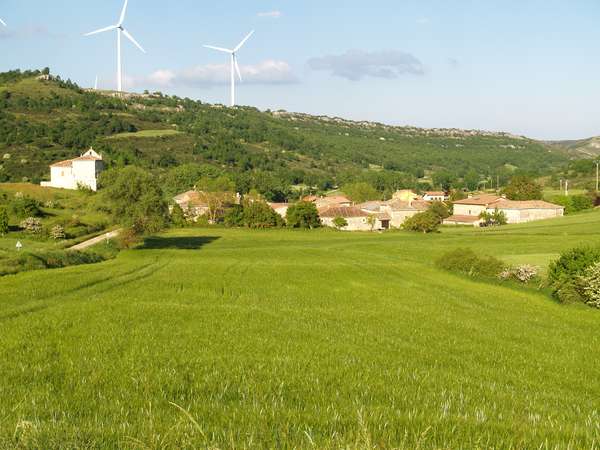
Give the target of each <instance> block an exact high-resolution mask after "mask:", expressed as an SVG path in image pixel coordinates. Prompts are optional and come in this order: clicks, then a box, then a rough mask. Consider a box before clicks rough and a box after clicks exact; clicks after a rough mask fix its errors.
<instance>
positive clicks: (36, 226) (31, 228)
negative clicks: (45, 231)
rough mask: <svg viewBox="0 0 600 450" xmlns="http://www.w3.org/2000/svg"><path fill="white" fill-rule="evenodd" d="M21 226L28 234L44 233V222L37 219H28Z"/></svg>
mask: <svg viewBox="0 0 600 450" xmlns="http://www.w3.org/2000/svg"><path fill="white" fill-rule="evenodd" d="M19 226H20V227H21V228H22V229H23V230H24V231H26V232H27V233H31V234H40V233H41V232H42V221H41V220H40V219H38V218H37V217H28V218H27V219H25V220H24V221H22V222H21V224H20V225H19Z"/></svg>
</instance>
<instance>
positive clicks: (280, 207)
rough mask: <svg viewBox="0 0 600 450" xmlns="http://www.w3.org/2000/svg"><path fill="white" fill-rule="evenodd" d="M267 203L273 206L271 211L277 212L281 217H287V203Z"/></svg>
mask: <svg viewBox="0 0 600 450" xmlns="http://www.w3.org/2000/svg"><path fill="white" fill-rule="evenodd" d="M268 205H269V206H270V207H271V208H273V211H275V212H276V213H277V214H279V215H280V216H281V217H282V218H283V219H285V218H286V217H287V211H288V209H289V208H290V204H289V203H269V204H268Z"/></svg>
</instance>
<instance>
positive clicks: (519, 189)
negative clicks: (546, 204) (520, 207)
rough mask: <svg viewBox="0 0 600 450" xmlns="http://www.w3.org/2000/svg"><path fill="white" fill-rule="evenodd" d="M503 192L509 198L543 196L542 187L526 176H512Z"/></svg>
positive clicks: (519, 198) (533, 198) (536, 197)
mask: <svg viewBox="0 0 600 450" xmlns="http://www.w3.org/2000/svg"><path fill="white" fill-rule="evenodd" d="M503 192H504V194H505V195H506V197H507V198H508V199H510V200H541V199H542V197H543V194H542V187H541V186H540V185H539V184H537V183H536V182H535V181H534V180H532V179H531V178H529V177H526V176H516V177H513V178H512V179H511V180H510V183H509V185H508V186H507V187H506V188H505V189H504V191H503Z"/></svg>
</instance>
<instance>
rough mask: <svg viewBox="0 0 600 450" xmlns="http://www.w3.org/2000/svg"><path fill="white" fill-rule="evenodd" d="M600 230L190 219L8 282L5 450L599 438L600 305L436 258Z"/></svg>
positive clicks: (2, 305)
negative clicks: (245, 226) (90, 259)
mask: <svg viewBox="0 0 600 450" xmlns="http://www.w3.org/2000/svg"><path fill="white" fill-rule="evenodd" d="M599 226H600V213H590V214H583V215H578V216H571V217H565V218H563V219H560V220H554V221H548V222H540V223H536V224H530V225H522V226H508V227H504V228H499V229H494V230H473V229H444V230H443V232H442V233H440V234H437V235H427V236H425V235H418V234H408V233H403V232H391V233H387V234H368V233H364V234H362V233H358V234H348V233H336V232H331V231H316V232H293V231H285V230H284V231H264V232H261V231H246V230H220V229H189V230H184V231H178V232H170V233H168V234H165V235H162V236H159V237H156V238H154V239H151V240H148V241H147V243H146V245H145V248H140V249H136V250H130V251H126V252H123V253H121V254H120V255H119V257H118V258H117V259H116V260H112V261H109V262H106V263H102V264H98V265H90V266H78V267H72V268H68V269H61V270H55V271H43V272H30V273H23V274H19V275H16V276H9V277H5V278H2V279H0V292H1V296H0V324H1V325H0V326H1V328H0V329H1V330H2V331H1V332H0V361H1V364H0V398H2V402H0V447H4V448H14V447H19V446H20V447H22V448H153V449H154V448H261V449H262V448H361V449H362V448H404V449H416V448H422V449H423V448H435V449H446V448H448V449H450V448H464V449H467V448H468V449H470V448H481V449H484V448H485V449H488V448H496V449H510V448H513V449H524V448H531V449H533V448H542V449H559V448H564V449H567V448H571V449H575V448H578V449H579V448H587V449H592V448H598V447H599V446H600V377H599V376H598V374H599V373H600V360H599V359H598V356H599V354H600V350H599V349H600V334H599V333H598V331H599V330H600V313H599V312H598V311H595V310H592V309H589V308H585V307H579V306H561V305H558V304H556V303H555V302H554V301H553V300H551V299H550V298H549V297H548V296H547V295H546V294H545V293H544V292H542V291H538V290H536V289H535V288H520V287H511V286H509V285H500V284H488V283H484V282H481V281H476V280H471V279H467V278H462V277H458V276H455V275H452V274H449V273H444V272H441V271H439V270H437V269H436V268H435V266H434V260H435V258H437V257H438V256H439V255H441V254H443V252H445V251H446V250H449V249H455V248H458V247H469V248H473V249H474V250H476V251H478V252H481V253H487V254H490V255H495V256H498V257H501V258H505V259H507V260H509V261H510V262H515V263H516V262H523V261H524V262H535V263H538V264H544V265H545V264H547V263H548V262H549V261H550V260H551V259H552V258H553V257H555V255H557V254H559V253H560V252H561V251H562V250H564V249H567V248H570V247H572V246H575V245H579V244H582V243H600V234H599V233H598V227H599Z"/></svg>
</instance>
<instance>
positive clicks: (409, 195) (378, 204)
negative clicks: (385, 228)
mask: <svg viewBox="0 0 600 450" xmlns="http://www.w3.org/2000/svg"><path fill="white" fill-rule="evenodd" d="M429 206H431V203H430V202H428V201H425V200H423V199H421V198H420V197H419V196H418V195H416V194H415V193H414V192H412V191H398V192H397V193H396V194H395V195H394V198H392V199H391V200H388V201H373V202H366V203H362V204H360V205H357V207H359V208H360V209H362V210H363V211H365V212H367V213H370V214H378V213H381V214H385V215H386V216H387V217H389V219H390V222H389V225H390V226H392V227H394V228H400V227H401V226H402V224H403V223H404V221H405V220H406V219H408V218H409V217H412V216H414V215H416V214H419V213H422V212H425V211H427V210H428V209H429Z"/></svg>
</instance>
